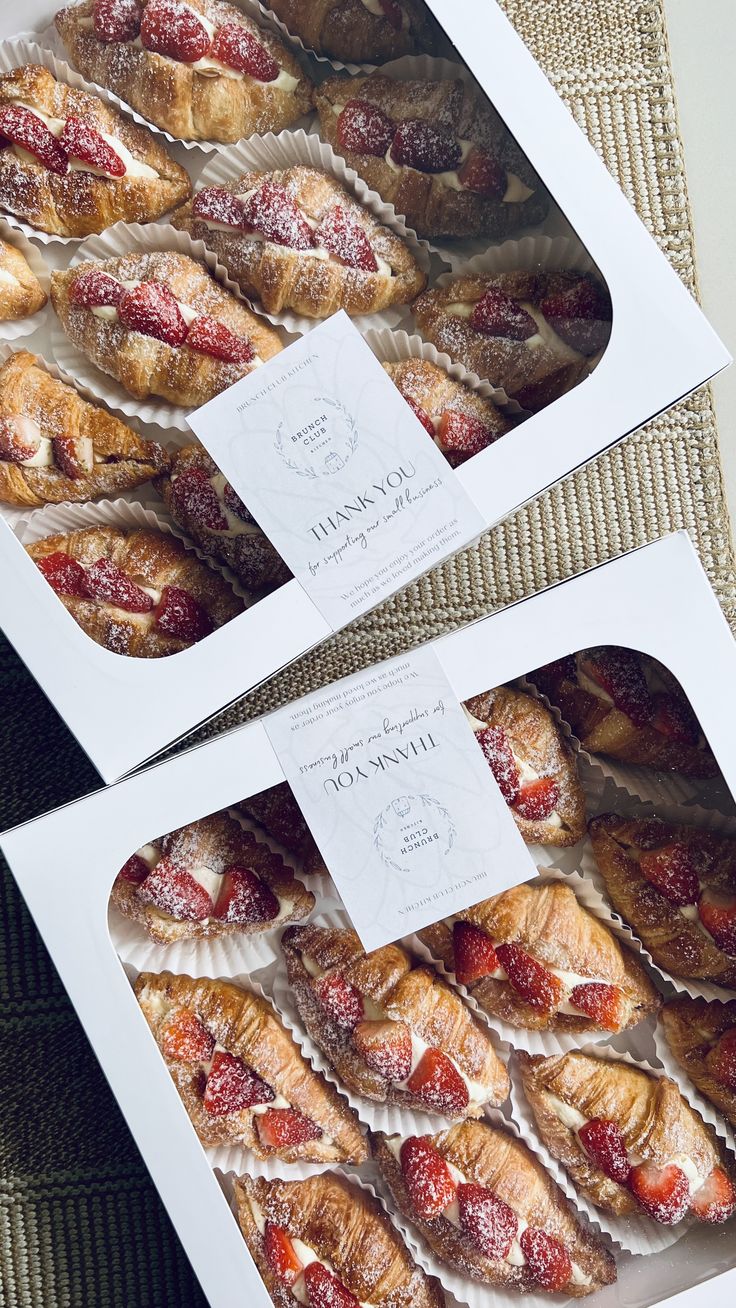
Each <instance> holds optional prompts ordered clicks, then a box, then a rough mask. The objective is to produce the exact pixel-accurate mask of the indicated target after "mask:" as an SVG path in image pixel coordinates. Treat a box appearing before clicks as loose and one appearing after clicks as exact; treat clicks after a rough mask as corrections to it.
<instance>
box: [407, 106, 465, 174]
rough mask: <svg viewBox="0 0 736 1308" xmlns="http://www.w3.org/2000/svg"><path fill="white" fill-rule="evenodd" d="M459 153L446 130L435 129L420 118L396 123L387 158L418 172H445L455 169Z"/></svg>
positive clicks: (450, 134) (431, 124) (456, 142)
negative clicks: (389, 154)
mask: <svg viewBox="0 0 736 1308" xmlns="http://www.w3.org/2000/svg"><path fill="white" fill-rule="evenodd" d="M461 156H462V150H461V149H460V144H459V142H458V141H457V139H456V138H455V137H454V136H453V135H452V133H451V132H449V131H448V130H447V129H446V128H442V127H435V126H434V124H433V123H428V122H426V120H425V119H423V118H409V119H407V120H406V121H405V122H403V123H400V124H399V126H398V127H397V129H396V132H395V133H394V139H393V141H392V142H391V158H392V159H393V161H394V163H397V164H402V165H403V166H404V167H406V168H415V169H416V170H417V172H420V173H445V172H451V171H452V170H453V169H454V168H457V166H458V164H459V162H460V158H461Z"/></svg>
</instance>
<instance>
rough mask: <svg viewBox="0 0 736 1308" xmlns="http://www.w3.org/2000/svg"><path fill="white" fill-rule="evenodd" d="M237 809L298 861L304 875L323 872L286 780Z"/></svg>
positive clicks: (323, 866)
mask: <svg viewBox="0 0 736 1308" xmlns="http://www.w3.org/2000/svg"><path fill="white" fill-rule="evenodd" d="M238 807H239V808H242V809H243V812H244V813H247V814H248V816H249V817H252V818H254V820H255V821H256V822H258V823H260V825H261V826H262V827H263V829H264V831H266V832H267V833H268V835H269V836H273V838H274V840H277V841H278V842H279V844H280V845H283V847H284V849H286V850H288V852H289V853H290V854H294V855H295V856H296V858H297V859H298V860H299V864H300V868H301V871H302V872H303V873H304V875H305V876H306V875H308V874H310V873H313V872H324V871H326V868H325V865H324V860H323V858H322V855H321V854H320V852H319V850H318V848H317V845H316V844H315V840H314V836H313V835H312V833H311V831H310V830H309V827H308V826H307V823H306V820H305V817H304V814H303V813H302V811H301V809H300V807H299V805H298V804H297V802H296V799H295V797H294V792H293V791H292V789H291V786H290V785H289V783H288V781H284V782H282V783H281V785H279V786H271V787H270V789H268V790H261V791H260V792H259V793H258V794H257V795H248V797H247V798H246V799H241V800H240V801H239V803H238Z"/></svg>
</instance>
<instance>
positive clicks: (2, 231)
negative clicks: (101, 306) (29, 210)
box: [0, 46, 51, 341]
mask: <svg viewBox="0 0 736 1308" xmlns="http://www.w3.org/2000/svg"><path fill="white" fill-rule="evenodd" d="M1 52H2V46H0V56H1ZM0 239H2V240H3V241H6V242H7V243H8V245H12V246H14V247H15V249H16V250H17V251H18V252H19V254H22V255H23V258H24V259H25V261H26V263H27V264H28V267H29V268H30V270H31V272H32V273H33V275H34V277H36V279H37V280H38V281H39V282H40V284H41V289H42V290H43V291H44V292H45V293H46V296H48V293H49V289H50V286H51V274H50V272H49V269H48V268H47V266H46V264H45V262H44V260H43V258H42V256H41V253H40V251H39V250H37V249H36V247H35V245H31V242H30V241H29V240H28V238H27V236H26V234H25V232H23V231H21V229H20V228H19V227H18V226H17V225H15V224H13V223H11V222H10V221H9V220H7V221H6V219H5V218H0ZM48 307H49V306H48V301H47V303H46V304H44V306H43V308H41V309H39V310H38V312H37V313H33V314H31V315H30V317H28V318H14V319H11V318H6V319H5V321H3V322H0V340H1V341H17V340H19V339H20V338H21V337H22V336H30V334H31V332H35V331H36V330H37V328H38V327H40V325H41V322H42V320H43V319H44V317H46V315H47V312H48Z"/></svg>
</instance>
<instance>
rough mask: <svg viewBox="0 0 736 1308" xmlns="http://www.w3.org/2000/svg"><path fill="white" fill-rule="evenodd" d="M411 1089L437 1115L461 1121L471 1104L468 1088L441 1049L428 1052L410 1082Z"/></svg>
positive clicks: (408, 1085)
mask: <svg viewBox="0 0 736 1308" xmlns="http://www.w3.org/2000/svg"><path fill="white" fill-rule="evenodd" d="M407 1088H408V1089H409V1091H410V1092H411V1094H413V1095H415V1096H416V1098H417V1099H421V1101H422V1103H424V1104H426V1105H427V1107H428V1108H431V1109H432V1110H433V1111H434V1112H435V1113H443V1114H444V1116H445V1117H457V1116H458V1115H459V1114H460V1113H462V1112H463V1111H464V1110H465V1109H466V1108H467V1106H468V1103H469V1102H470V1096H469V1094H468V1087H467V1086H466V1084H465V1082H464V1080H463V1078H462V1076H461V1075H460V1073H459V1072H458V1070H457V1068H456V1067H455V1065H454V1063H451V1062H450V1059H449V1058H448V1057H447V1054H443V1053H442V1050H441V1049H427V1051H426V1052H425V1053H424V1054H422V1057H421V1058H420V1059H419V1062H418V1063H417V1065H416V1067H415V1068H414V1071H413V1072H412V1074H411V1076H410V1077H409V1080H408V1082H407Z"/></svg>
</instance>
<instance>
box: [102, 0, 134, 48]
mask: <svg viewBox="0 0 736 1308" xmlns="http://www.w3.org/2000/svg"><path fill="white" fill-rule="evenodd" d="M140 29H141V7H140V4H139V3H138V0H95V2H94V6H93V8H92V30H93V31H94V34H95V37H96V38H97V40H98V41H106V42H107V41H134V40H135V38H136V37H137V35H138V33H139V31H140Z"/></svg>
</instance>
